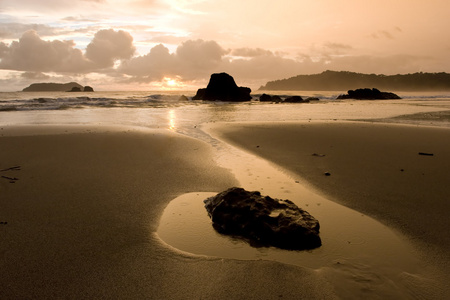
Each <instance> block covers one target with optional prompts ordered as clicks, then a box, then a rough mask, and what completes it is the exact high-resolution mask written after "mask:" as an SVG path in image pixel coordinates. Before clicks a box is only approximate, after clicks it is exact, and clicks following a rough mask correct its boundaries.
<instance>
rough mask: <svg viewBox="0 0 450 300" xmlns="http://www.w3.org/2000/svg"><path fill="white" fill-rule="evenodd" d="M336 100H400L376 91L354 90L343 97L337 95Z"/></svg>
mask: <svg viewBox="0 0 450 300" xmlns="http://www.w3.org/2000/svg"><path fill="white" fill-rule="evenodd" d="M337 99H358V100H388V99H401V98H400V97H399V96H397V95H396V94H394V93H389V92H380V91H379V90H378V89H356V90H349V91H348V92H347V94H345V95H339V96H338V97H337Z"/></svg>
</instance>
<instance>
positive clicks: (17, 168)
mask: <svg viewBox="0 0 450 300" xmlns="http://www.w3.org/2000/svg"><path fill="white" fill-rule="evenodd" d="M19 170H20V166H15V167H11V168H6V169H3V170H0V172H5V171H19Z"/></svg>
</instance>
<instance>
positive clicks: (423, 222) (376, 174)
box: [208, 121, 450, 276]
mask: <svg viewBox="0 0 450 300" xmlns="http://www.w3.org/2000/svg"><path fill="white" fill-rule="evenodd" d="M208 126H209V127H210V128H211V127H212V131H213V132H214V133H216V134H217V135H218V137H220V138H221V139H224V140H225V141H227V142H229V143H232V144H234V145H236V146H238V147H241V148H244V149H245V150H248V151H250V152H252V153H254V154H256V155H258V156H261V157H263V158H265V159H267V160H269V161H271V162H273V163H275V164H276V165H278V166H282V167H283V168H284V169H285V170H288V172H290V174H291V175H292V177H293V178H296V179H298V180H301V181H306V182H307V183H308V184H310V185H311V186H312V188H314V189H316V190H317V191H319V192H321V193H323V194H324V195H325V196H326V197H327V198H328V199H330V200H333V201H335V202H338V203H341V204H343V205H345V206H347V207H350V208H353V209H355V210H357V211H359V212H362V213H364V214H367V215H369V216H372V217H374V218H375V219H377V220H379V221H381V222H383V223H384V224H386V225H388V226H390V227H391V228H393V229H395V230H398V231H400V232H402V234H405V235H406V237H408V238H409V239H410V240H411V241H412V242H413V243H414V244H415V245H416V246H417V247H418V248H419V249H420V251H421V253H422V255H423V259H425V260H428V261H429V262H430V264H433V265H437V266H439V267H440V268H441V269H442V270H444V272H445V273H447V274H446V275H445V276H448V271H446V270H448V267H449V266H450V265H449V261H450V256H449V253H450V235H448V234H447V231H446V230H447V228H450V218H449V217H448V211H449V209H450V202H449V201H448V199H450V186H449V185H448V179H449V175H448V174H449V170H450V148H449V147H448V141H450V129H448V128H438V127H423V126H408V125H398V124H379V123H376V124H374V123H367V122H333V121H330V122H311V123H308V122H303V123H264V124H262V123H240V124H238V123H233V124H226V126H222V125H216V126H215V127H213V125H208ZM419 153H422V154H419ZM426 154H433V155H426ZM325 173H329V176H326V175H325ZM387 246H388V245H387Z"/></svg>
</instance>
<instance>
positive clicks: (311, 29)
mask: <svg viewBox="0 0 450 300" xmlns="http://www.w3.org/2000/svg"><path fill="white" fill-rule="evenodd" d="M449 28H450V2H449V1H446V0H428V1H423V0H376V1H361V0H308V1H306V0H295V1H293V0H277V1H273V0H270V1H269V0H167V1H162V0H161V1H160V0H39V1H36V0H0V82H1V83H0V91H15V90H22V89H23V88H24V87H26V86H28V85H29V84H30V83H32V82H68V81H77V82H79V83H80V84H82V85H91V86H93V87H95V88H96V89H97V90H157V89H191V90H192V89H195V88H196V87H198V86H203V85H205V83H207V81H208V79H209V76H210V74H211V73H216V72H228V73H229V74H231V75H232V76H233V77H234V78H235V79H236V81H237V83H238V84H239V85H246V86H250V87H251V88H252V89H256V88H258V87H259V86H260V85H263V84H265V83H266V82H267V81H268V80H275V79H283V78H287V77H291V76H295V75H298V74H313V73H320V72H322V71H325V70H336V71H339V70H346V71H355V72H363V73H376V74H398V73H413V72H420V71H422V72H450V33H449Z"/></svg>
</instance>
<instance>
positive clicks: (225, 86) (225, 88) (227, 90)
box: [192, 73, 252, 102]
mask: <svg viewBox="0 0 450 300" xmlns="http://www.w3.org/2000/svg"><path fill="white" fill-rule="evenodd" d="M251 91H252V90H251V89H250V88H248V87H242V86H240V87H238V86H237V84H236V82H235V81H234V78H233V77H232V76H231V75H229V74H227V73H215V74H212V75H211V78H210V79H209V83H208V86H207V87H206V88H204V89H198V90H197V94H196V95H195V96H194V97H193V98H192V100H213V101H214V100H219V101H234V102H242V101H250V100H251V99H252V97H251V96H250V93H251Z"/></svg>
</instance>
